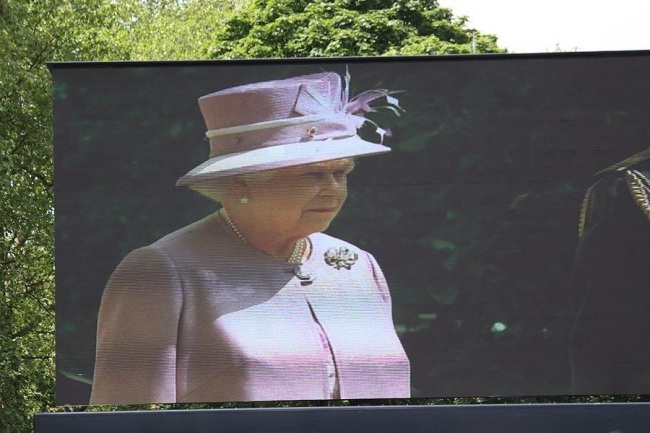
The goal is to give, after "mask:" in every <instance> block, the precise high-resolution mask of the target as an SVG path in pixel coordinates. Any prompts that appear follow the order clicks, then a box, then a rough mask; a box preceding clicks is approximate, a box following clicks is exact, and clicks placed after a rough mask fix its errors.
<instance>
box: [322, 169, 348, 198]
mask: <svg viewBox="0 0 650 433" xmlns="http://www.w3.org/2000/svg"><path fill="white" fill-rule="evenodd" d="M321 191H322V194H332V195H335V194H345V193H346V191H347V179H346V177H345V176H342V177H341V176H337V175H335V174H334V173H329V174H327V175H325V176H323V178H322V179H321Z"/></svg>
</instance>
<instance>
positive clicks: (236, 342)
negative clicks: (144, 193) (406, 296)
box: [91, 214, 410, 404]
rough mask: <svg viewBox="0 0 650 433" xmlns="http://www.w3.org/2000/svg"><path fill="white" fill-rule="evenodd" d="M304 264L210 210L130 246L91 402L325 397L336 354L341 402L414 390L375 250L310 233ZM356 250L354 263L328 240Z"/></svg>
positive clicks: (104, 307)
mask: <svg viewBox="0 0 650 433" xmlns="http://www.w3.org/2000/svg"><path fill="white" fill-rule="evenodd" d="M310 241H311V243H312V246H313V250H312V254H311V256H310V258H309V260H307V262H305V263H304V264H303V265H301V269H300V271H301V273H302V274H309V275H310V276H311V278H312V280H313V281H312V282H311V284H309V285H301V282H300V280H299V279H298V278H296V276H294V265H291V264H288V263H284V262H281V261H278V260H274V259H272V258H270V257H268V256H267V255H265V254H263V253H261V252H259V251H257V250H255V249H254V248H252V247H250V246H248V245H246V244H244V243H243V242H242V241H241V240H240V239H239V238H237V237H236V236H235V235H234V234H233V233H232V232H231V231H230V229H229V228H228V227H227V226H226V225H225V224H224V223H223V222H222V220H221V219H220V218H219V216H218V214H213V215H211V216H209V217H206V218H204V219H203V220H201V221H198V222H196V223H194V224H191V225H189V226H187V227H185V228H182V229H180V230H178V231H176V232H174V233H171V234H169V235H167V236H165V237H164V238H162V239H160V240H159V241H157V242H155V243H153V244H152V245H149V246H147V247H144V248H140V249H137V250H135V251H133V252H132V253H131V254H129V255H128V256H127V257H126V258H125V259H124V260H123V261H122V263H120V265H119V266H118V267H117V269H116V270H115V272H114V273H113V275H112V276H111V278H110V280H109V282H108V284H107V286H106V289H105V291H104V295H103V298H102V304H101V308H100V312H99V324H98V332H97V352H96V362H95V376H94V381H93V390H92V395H91V404H134V403H153V402H159V403H163V402H167V403H169V402H213V401H254V400H321V399H327V398H329V391H328V378H327V359H326V353H325V352H324V350H323V346H322V341H321V339H320V335H319V332H318V329H317V326H318V325H317V324H316V321H315V319H316V320H318V322H319V323H320V325H321V326H322V329H323V330H324V332H325V334H326V335H327V338H328V339H329V343H330V345H331V348H332V352H333V354H334V359H335V362H336V371H337V375H338V379H339V385H340V395H341V398H343V399H356V398H404V397H409V396H410V383H409V382H410V369H409V361H408V359H407V357H406V355H405V353H404V350H403V349H402V346H401V344H400V342H399V339H398V338H397V335H396V333H395V329H394V327H393V321H392V314H391V300H390V294H389V292H388V287H387V285H386V281H385V279H384V277H383V275H382V272H381V270H380V268H379V266H378V265H377V263H376V262H375V260H374V258H373V257H372V256H371V255H370V254H368V253H366V252H364V251H362V250H359V249H358V248H356V247H354V246H352V245H350V244H348V243H346V242H344V241H341V240H338V239H336V238H333V237H331V236H327V235H325V234H322V233H316V234H313V235H311V236H310ZM331 247H334V248H339V247H347V248H349V249H350V250H352V251H355V252H357V253H358V254H359V259H358V260H357V261H356V263H355V264H354V265H353V266H352V267H351V268H350V269H346V268H344V267H343V268H340V269H336V267H334V266H330V265H328V264H326V262H325V260H324V259H323V257H324V254H325V251H327V250H328V249H329V248H331Z"/></svg>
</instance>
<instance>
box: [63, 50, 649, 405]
mask: <svg viewBox="0 0 650 433" xmlns="http://www.w3.org/2000/svg"><path fill="white" fill-rule="evenodd" d="M346 65H347V67H348V68H349V71H350V74H351V76H352V80H351V94H352V95H354V94H357V93H360V92H362V91H364V90H367V89H371V88H386V89H391V90H401V91H403V93H400V94H399V95H396V96H397V97H398V98H399V99H400V104H401V106H402V107H403V108H404V109H405V110H406V112H405V113H404V114H403V115H402V117H401V118H396V117H394V116H392V115H387V114H382V113H376V114H372V115H370V116H369V117H371V118H372V119H373V120H374V121H375V122H377V123H378V124H379V125H381V126H382V127H384V128H385V129H390V132H391V134H390V135H391V136H390V137H387V138H386V140H385V144H387V145H389V146H390V147H392V149H393V151H392V152H391V153H389V154H387V155H384V156H380V157H371V158H365V159H362V160H360V161H359V164H358V167H357V169H355V171H354V173H353V174H352V176H351V179H350V194H349V198H348V202H347V204H346V206H345V208H344V210H343V211H342V213H341V214H340V215H339V216H338V218H337V219H336V220H335V222H334V223H333V224H332V226H331V227H330V229H329V230H328V233H330V234H332V235H334V236H337V237H340V238H343V239H345V240H348V241H350V242H352V243H354V244H356V245H358V246H359V247H361V248H363V249H366V250H368V251H370V252H371V253H372V254H374V255H375V257H376V258H377V260H378V262H379V263H380V265H381V267H382V269H383V271H384V273H385V274H386V277H387V279H388V282H389V285H390V287H391V291H392V294H393V310H394V317H395V323H396V327H397V329H398V332H399V334H400V338H401V339H402V342H403V344H404V347H405V349H406V351H407V353H408V355H409V358H410V360H411V364H412V385H413V388H414V397H452V396H465V397H470V396H530V395H564V394H568V393H569V370H568V354H567V348H568V333H569V330H570V326H571V320H572V308H571V304H570V294H569V293H568V281H569V278H570V273H571V268H572V264H573V252H574V249H575V246H576V243H577V222H578V214H579V208H580V202H581V200H582V196H583V194H584V192H585V189H586V188H587V187H588V186H589V184H590V183H591V182H592V175H593V174H594V173H595V172H597V171H599V170H601V169H602V168H605V167H607V166H609V165H611V164H613V163H615V162H618V161H619V160H621V159H623V158H625V157H627V156H630V155H631V154H633V153H635V152H638V151H640V150H641V149H643V148H645V147H647V146H648V144H649V143H650V122H648V119H650V86H648V85H647V77H648V73H649V70H650V57H649V56H648V55H647V53H646V54H645V55H642V54H640V53H637V54H634V53H617V54H613V53H610V54H597V53H593V54H589V53H587V54H584V53H583V54H576V53H570V54H546V55H505V56H473V57H472V56H466V57H464V56H445V57H429V58H410V59H405V58H401V59H398V58H380V59H339V60H332V59H321V60H313V59H310V60H293V61H261V62H260V61H258V62H252V61H251V62H246V61H240V62H202V63H198V62H195V63H150V64H144V63H143V64H129V63H114V64H76V65H75V64H71V65H57V66H55V67H54V69H53V75H54V116H55V119H54V125H55V209H56V310H57V311H56V314H57V317H56V325H57V330H56V332H57V340H56V351H57V372H58V375H57V380H58V382H57V404H84V403H87V400H88V393H89V390H90V387H89V386H88V385H87V384H85V383H84V381H85V382H87V381H88V379H90V378H92V369H93V363H94V344H95V332H96V320H97V310H98V308H99V302H100V299H101V293H102V290H103V287H104V285H105V284H106V281H107V279H108V277H109V276H110V273H111V272H112V271H113V269H114V268H115V267H116V266H117V264H118V263H119V262H120V260H121V259H122V258H123V257H124V256H125V255H126V254H128V253H129V252H130V251H131V250H133V249H135V248H137V247H140V246H143V245H147V244H149V243H151V242H153V241H155V240H157V239H158V238H160V237H161V236H163V235H165V234H167V233H169V232H171V231H173V230H175V229H178V228H180V227H182V226H184V225H186V224H188V223H190V222H192V221H195V220H197V219H199V218H201V217H203V216H205V215H207V214H209V213H210V212H213V211H214V210H216V209H217V205H215V204H214V203H211V202H209V201H208V200H206V199H203V198H201V197H200V196H198V195H197V194H195V193H193V192H191V191H189V190H186V189H183V188H175V187H174V183H175V181H176V179H177V178H178V177H180V176H181V175H183V174H184V173H186V172H187V171H188V170H189V169H191V168H193V167H194V166H196V165H198V164H199V163H201V162H203V161H204V160H205V159H206V158H207V155H208V143H207V142H206V141H205V140H204V138H203V137H204V132H205V127H204V125H203V120H202V118H201V115H200V113H199V110H198V106H197V102H196V100H197V98H198V97H199V96H202V95H205V94H208V93H211V92H214V91H217V90H220V89H223V88H227V87H231V86H234V85H239V84H247V83H251V82H255V81H264V80H269V79H278V78H284V77H289V76H293V75H300V74H307V73H313V72H319V71H322V70H333V71H337V72H340V73H342V74H344V73H345V70H346ZM362 135H364V136H365V137H366V138H368V139H370V140H375V141H376V140H377V137H376V136H375V135H374V133H373V132H372V130H370V129H364V130H362ZM71 378H73V379H74V380H73V379H71ZM642 392H645V393H647V392H649V390H639V393H642Z"/></svg>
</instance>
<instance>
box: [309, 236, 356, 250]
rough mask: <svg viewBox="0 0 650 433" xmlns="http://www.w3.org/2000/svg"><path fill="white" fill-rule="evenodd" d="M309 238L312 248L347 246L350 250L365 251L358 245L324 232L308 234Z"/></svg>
mask: <svg viewBox="0 0 650 433" xmlns="http://www.w3.org/2000/svg"><path fill="white" fill-rule="evenodd" d="M309 240H310V241H311V243H312V245H313V247H314V249H325V250H328V249H330V248H348V249H350V250H355V251H359V252H364V253H365V252H366V251H364V250H363V249H361V248H359V247H358V246H356V245H354V244H352V243H350V242H348V241H344V240H343V239H339V238H336V237H334V236H331V235H328V234H325V233H314V234H311V235H309Z"/></svg>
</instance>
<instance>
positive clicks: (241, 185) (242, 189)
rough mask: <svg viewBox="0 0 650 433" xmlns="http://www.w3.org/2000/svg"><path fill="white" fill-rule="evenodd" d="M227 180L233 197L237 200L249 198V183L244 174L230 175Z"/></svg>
mask: <svg viewBox="0 0 650 433" xmlns="http://www.w3.org/2000/svg"><path fill="white" fill-rule="evenodd" d="M226 182H227V188H228V192H229V195H230V197H231V198H233V199H234V200H237V201H240V200H242V199H244V198H248V195H249V194H248V191H249V183H248V180H247V179H246V178H245V177H244V176H229V177H228V178H226Z"/></svg>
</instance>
